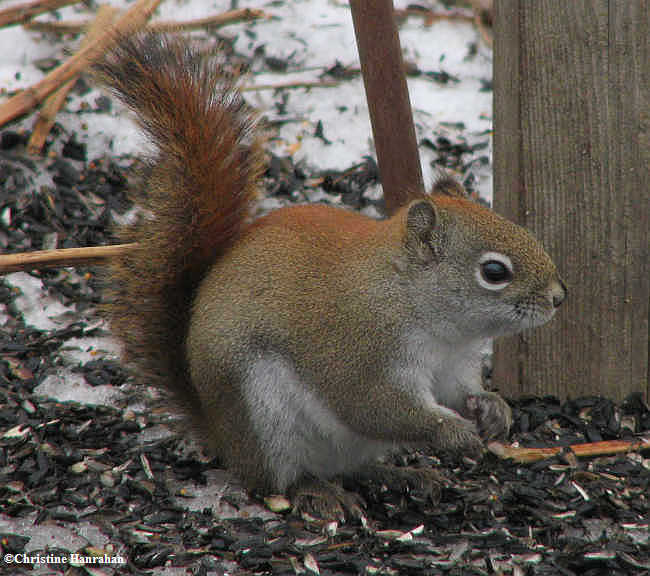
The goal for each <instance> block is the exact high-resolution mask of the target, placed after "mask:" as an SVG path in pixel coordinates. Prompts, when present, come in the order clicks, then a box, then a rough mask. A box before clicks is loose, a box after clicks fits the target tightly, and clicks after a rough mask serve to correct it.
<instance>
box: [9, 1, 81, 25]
mask: <svg viewBox="0 0 650 576" xmlns="http://www.w3.org/2000/svg"><path fill="white" fill-rule="evenodd" d="M78 2H79V0H38V1H36V2H27V3H26V4H18V5H17V6H11V7H10V8H6V9H5V10H2V11H0V28H4V27H5V26H12V25H14V24H23V23H24V22H27V21H29V20H31V19H32V18H33V17H34V16H38V15H39V14H42V13H43V12H49V11H50V10H57V9H58V8H62V7H63V6H68V5H69V4H77V3H78Z"/></svg>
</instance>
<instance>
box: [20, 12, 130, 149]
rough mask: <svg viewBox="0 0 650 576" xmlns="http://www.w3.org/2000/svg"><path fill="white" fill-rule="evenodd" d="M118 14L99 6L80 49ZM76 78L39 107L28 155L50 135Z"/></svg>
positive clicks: (95, 38) (39, 147)
mask: <svg viewBox="0 0 650 576" xmlns="http://www.w3.org/2000/svg"><path fill="white" fill-rule="evenodd" d="M117 14H118V9H117V8H115V7H114V6H109V5H108V4H104V5H103V6H100V8H99V10H98V11H97V15H96V16H95V19H94V20H93V21H92V22H91V23H90V25H89V27H88V33H87V34H86V36H85V37H84V39H83V40H82V41H81V46H80V49H81V50H83V49H84V48H85V47H86V46H88V45H90V44H92V43H93V42H95V41H96V40H97V38H99V36H101V35H102V34H103V33H104V31H105V30H106V28H107V27H109V26H110V25H111V23H112V22H113V21H114V20H115V18H116V16H117ZM77 78H78V74H76V75H75V76H73V77H72V78H71V79H70V80H68V81H67V82H66V83H65V84H63V86H61V87H60V88H59V89H58V90H57V91H56V92H54V93H53V94H51V95H50V96H48V97H47V100H45V103H44V104H43V106H42V107H41V109H40V111H39V113H38V118H37V120H36V123H35V124H34V129H33V130H32V135H31V137H30V139H29V143H28V144H27V151H28V152H29V153H30V154H39V153H40V151H41V149H42V148H43V145H44V144H45V140H46V138H47V135H48V134H49V133H50V130H51V129H52V126H53V125H54V121H55V120H56V115H57V114H58V112H59V110H60V109H61V107H62V106H63V105H64V104H65V99H66V97H67V95H68V92H69V91H70V90H71V89H72V87H73V86H74V83H75V82H76V80H77Z"/></svg>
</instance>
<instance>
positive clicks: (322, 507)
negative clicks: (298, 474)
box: [289, 478, 366, 522]
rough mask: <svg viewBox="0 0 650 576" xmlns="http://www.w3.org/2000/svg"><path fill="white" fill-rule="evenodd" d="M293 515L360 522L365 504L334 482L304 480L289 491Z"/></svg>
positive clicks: (314, 479)
mask: <svg viewBox="0 0 650 576" xmlns="http://www.w3.org/2000/svg"><path fill="white" fill-rule="evenodd" d="M289 498H290V499H291V503H292V504H293V509H294V513H296V514H299V515H304V514H307V515H309V516H311V517H313V518H316V519H319V520H337V521H339V522H344V521H345V520H359V521H360V520H361V519H362V518H363V517H364V516H365V514H364V509H365V506H366V503H365V502H364V501H363V499H362V498H361V496H359V495H358V494H356V493H354V492H348V491H347V490H344V489H343V488H342V487H341V486H340V485H339V484H337V483H336V482H328V481H325V480H318V479H316V478H309V479H304V480H301V481H299V482H297V483H296V484H294V486H292V487H291V488H290V489H289Z"/></svg>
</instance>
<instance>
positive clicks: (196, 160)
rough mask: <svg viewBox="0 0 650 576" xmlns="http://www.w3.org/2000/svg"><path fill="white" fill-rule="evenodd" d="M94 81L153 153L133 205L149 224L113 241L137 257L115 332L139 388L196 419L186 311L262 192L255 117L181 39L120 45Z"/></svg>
mask: <svg viewBox="0 0 650 576" xmlns="http://www.w3.org/2000/svg"><path fill="white" fill-rule="evenodd" d="M94 72H95V74H96V76H97V77H98V78H99V80H100V81H101V82H103V83H104V84H106V85H107V86H108V87H109V88H111V89H112V90H113V92H114V93H115V94H116V95H117V96H118V97H119V98H120V99H121V100H122V101H123V102H124V103H126V105H128V106H129V108H131V109H132V110H133V111H134V112H135V113H136V116H137V120H138V123H139V125H140V127H141V128H142V129H143V130H144V131H145V133H146V134H147V135H148V136H149V137H150V138H151V141H152V143H153V144H154V146H155V150H156V152H155V154H154V155H153V157H152V158H150V159H149V166H148V169H147V171H146V172H148V176H147V177H146V178H145V180H144V184H143V190H142V193H141V194H139V195H138V197H137V202H138V204H139V205H141V206H142V207H143V208H144V213H145V215H146V216H145V217H144V218H143V221H142V222H140V224H138V225H135V226H131V227H123V228H122V229H120V230H118V232H117V235H118V237H119V239H120V240H121V241H122V242H137V243H138V247H137V248H136V249H135V250H134V251H132V252H130V253H129V254H128V255H127V256H124V257H122V258H120V259H118V260H116V261H115V262H114V263H112V264H111V267H110V270H109V276H110V278H109V285H110V288H109V297H108V303H107V305H106V309H107V311H108V314H109V317H110V320H111V328H112V330H113V332H114V333H115V334H116V336H118V338H120V339H121V341H122V343H123V345H124V352H125V356H126V360H127V361H131V362H132V363H133V364H135V366H136V368H137V369H138V371H139V373H140V375H141V376H142V379H143V380H144V381H146V382H147V383H151V382H152V381H153V383H155V384H157V385H162V386H163V387H165V388H168V389H169V390H170V391H171V392H173V393H175V396H177V400H179V401H180V402H181V403H185V404H186V407H187V408H189V411H190V412H195V413H196V410H197V408H198V404H196V403H195V402H194V401H193V399H192V398H193V396H192V391H191V387H190V386H189V383H188V380H187V375H186V371H185V362H184V356H185V354H184V340H185V334H186V330H187V322H188V317H189V312H190V306H191V303H192V298H193V293H194V291H195V289H196V286H197V283H198V282H199V281H200V279H201V277H202V276H203V274H204V273H205V271H206V270H207V268H208V267H209V266H210V264H211V263H213V262H214V261H215V259H217V258H219V255H220V254H221V253H223V251H224V250H226V249H227V248H228V246H229V245H230V244H231V243H232V242H233V241H234V239H235V238H236V237H237V236H238V234H239V233H240V232H241V231H242V229H243V227H244V226H245V225H246V221H247V219H248V217H249V213H250V206H251V203H252V201H253V200H254V198H255V196H256V194H257V184H258V180H259V178H260V176H261V174H262V172H263V153H262V148H261V137H260V136H259V135H258V134H256V132H255V126H254V125H255V116H254V115H253V114H252V113H251V112H250V110H247V109H246V106H245V104H244V102H243V101H242V98H241V96H240V95H239V92H238V91H237V89H236V86H235V84H236V75H233V74H228V73H226V72H224V70H223V69H222V67H221V66H220V65H219V64H218V63H216V62H215V60H214V59H207V58H206V57H204V56H201V55H199V54H197V53H195V52H193V51H192V50H191V49H190V48H189V46H188V45H187V44H186V43H185V42H183V41H182V40H180V39H174V38H173V37H167V36H163V35H159V34H144V35H136V36H132V37H126V38H121V39H120V40H119V42H118V43H117V47H116V48H115V49H114V50H112V51H111V52H109V54H108V55H107V56H106V57H105V59H104V60H103V61H101V62H100V63H98V64H97V65H95V67H94Z"/></svg>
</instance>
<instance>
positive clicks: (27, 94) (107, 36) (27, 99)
mask: <svg viewBox="0 0 650 576" xmlns="http://www.w3.org/2000/svg"><path fill="white" fill-rule="evenodd" d="M160 1H161V0H138V2H136V3H135V4H134V5H133V6H132V7H131V8H129V9H128V10H127V11H126V12H124V13H123V14H122V15H121V16H120V18H119V19H118V20H117V21H116V22H115V24H114V25H113V26H109V27H108V29H107V30H105V31H104V33H103V34H101V36H100V37H99V38H97V40H96V41H95V42H92V43H90V44H89V45H88V46H86V47H85V48H83V49H81V50H80V51H79V52H77V53H76V54H75V55H74V56H73V57H72V58H70V59H69V60H66V61H65V62H64V63H63V64H62V65H61V66H59V67H58V68H56V69H55V70H53V71H52V72H50V73H49V74H48V75H47V76H46V77H45V78H43V80H41V81H40V82H38V83H37V84H35V85H34V86H30V87H29V88H27V89H25V90H23V91H22V92H19V93H18V94H16V95H15V96H13V97H12V98H10V99H9V100H7V102H5V103H4V104H3V105H2V106H1V107H0V126H3V125H4V124H6V123H7V122H10V121H11V120H14V119H15V118H18V117H19V116H22V115H23V114H25V113H26V112H28V111H29V110H31V109H32V108H34V107H35V106H38V105H39V104H40V103H41V102H42V101H43V100H44V99H45V98H47V97H48V96H49V95H50V94H51V93H52V92H54V91H55V90H56V89H57V88H59V86H61V85H62V84H64V83H65V82H67V81H68V80H70V79H71V78H73V77H74V76H75V75H76V74H78V73H79V72H81V71H82V70H83V69H84V68H86V67H87V66H88V65H89V64H90V63H91V62H93V61H94V60H95V59H96V58H98V57H100V56H101V55H102V54H103V53H104V52H105V51H106V49H107V48H108V47H109V46H110V45H111V43H112V42H114V41H115V38H116V37H117V36H118V35H119V34H129V33H132V32H134V31H136V30H137V29H138V28H140V27H141V26H143V25H144V24H145V23H146V22H147V20H148V19H149V18H150V17H151V15H152V14H153V12H154V10H155V9H156V7H157V6H158V4H160Z"/></svg>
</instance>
